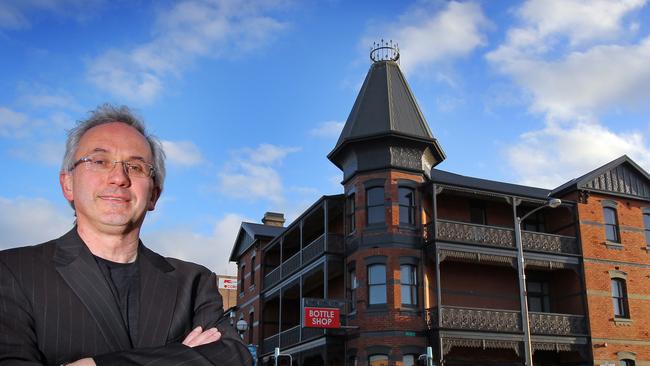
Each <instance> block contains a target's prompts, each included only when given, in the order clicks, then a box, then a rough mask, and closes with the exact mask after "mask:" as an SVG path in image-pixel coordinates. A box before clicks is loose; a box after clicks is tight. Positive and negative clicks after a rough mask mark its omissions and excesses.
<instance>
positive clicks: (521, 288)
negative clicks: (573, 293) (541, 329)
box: [514, 197, 562, 366]
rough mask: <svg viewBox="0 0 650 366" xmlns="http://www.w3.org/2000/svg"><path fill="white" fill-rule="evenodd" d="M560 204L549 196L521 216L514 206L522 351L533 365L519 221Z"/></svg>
mask: <svg viewBox="0 0 650 366" xmlns="http://www.w3.org/2000/svg"><path fill="white" fill-rule="evenodd" d="M561 204H562V200H560V199H559V198H552V197H549V198H548V200H547V201H546V203H545V204H544V205H543V206H539V207H537V208H535V209H534V210H532V211H530V212H528V213H527V214H525V215H524V216H523V217H519V216H517V212H516V206H515V208H514V209H515V221H516V222H515V244H516V245H517V262H518V265H517V270H518V271H519V298H520V299H521V318H522V325H523V328H524V351H525V352H524V353H525V356H526V365H528V366H533V350H532V345H531V341H530V321H529V319H528V291H527V290H526V271H525V268H524V267H525V263H524V245H523V243H522V241H521V223H522V222H523V221H524V220H526V218H527V217H529V216H530V215H532V214H534V213H535V212H537V211H539V210H541V209H543V208H546V207H550V208H556V207H558V206H559V205H561Z"/></svg>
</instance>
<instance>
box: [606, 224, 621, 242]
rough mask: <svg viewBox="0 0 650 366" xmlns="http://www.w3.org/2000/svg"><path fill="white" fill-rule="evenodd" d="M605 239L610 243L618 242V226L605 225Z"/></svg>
mask: <svg viewBox="0 0 650 366" xmlns="http://www.w3.org/2000/svg"><path fill="white" fill-rule="evenodd" d="M605 237H606V238H607V240H609V241H618V235H617V233H616V226H613V225H605Z"/></svg>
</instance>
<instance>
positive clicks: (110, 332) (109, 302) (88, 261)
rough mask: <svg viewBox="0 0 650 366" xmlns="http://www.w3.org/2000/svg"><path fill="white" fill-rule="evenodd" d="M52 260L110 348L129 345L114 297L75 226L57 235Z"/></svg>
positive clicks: (119, 348) (118, 348)
mask: <svg viewBox="0 0 650 366" xmlns="http://www.w3.org/2000/svg"><path fill="white" fill-rule="evenodd" d="M53 260H54V262H55V263H56V264H55V265H56V270H57V271H58V272H59V274H60V275H61V277H63V280H64V281H65V282H66V283H67V284H68V286H69V287H70V288H71V289H72V291H73V292H74V293H75V294H76V295H77V297H79V299H80V300H81V302H82V303H83V304H84V305H85V306H86V308H87V309H88V311H89V312H90V314H91V315H92V317H93V318H94V319H95V322H97V325H98V326H99V329H100V331H101V332H102V335H103V336H104V338H105V339H106V343H107V344H108V346H109V347H110V349H111V350H113V351H119V350H125V349H129V348H131V342H130V341H129V336H128V333H127V330H126V328H125V326H124V321H123V320H122V315H121V314H120V310H119V308H118V306H117V303H116V302H115V298H114V297H113V294H112V292H111V290H110V288H109V287H108V284H107V283H106V279H105V278H104V276H103V275H102V273H101V271H100V269H99V267H98V266H97V263H96V262H95V259H94V258H93V256H92V253H90V250H88V247H86V245H85V244H84V242H83V241H82V240H81V238H80V237H79V234H78V233H77V228H76V227H74V228H73V229H72V230H70V231H69V232H68V233H67V234H65V235H64V236H62V237H61V238H59V240H58V242H57V248H56V251H55V253H54V258H53Z"/></svg>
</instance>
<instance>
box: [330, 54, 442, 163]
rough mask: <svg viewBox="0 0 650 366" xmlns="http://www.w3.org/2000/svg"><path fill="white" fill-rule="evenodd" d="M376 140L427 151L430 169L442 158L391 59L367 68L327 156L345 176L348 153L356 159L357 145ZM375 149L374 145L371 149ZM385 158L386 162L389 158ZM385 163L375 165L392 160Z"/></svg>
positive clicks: (357, 154)
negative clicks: (343, 123)
mask: <svg viewBox="0 0 650 366" xmlns="http://www.w3.org/2000/svg"><path fill="white" fill-rule="evenodd" d="M397 58H399V54H397ZM376 140H385V141H386V143H387V146H388V145H390V146H392V147H393V148H394V147H397V146H405V145H408V146H410V147H414V146H418V147H420V148H421V150H422V152H423V153H425V150H428V155H429V160H431V158H433V161H430V164H431V165H432V166H435V165H437V164H438V163H440V162H441V161H442V160H444V158H445V154H444V152H443V150H442V148H441V147H440V145H439V144H438V142H437V140H436V139H435V138H434V137H433V134H432V133H431V130H430V129H429V125H428V124H427V122H426V120H425V118H424V115H423V114H422V111H420V107H419V106H418V104H417V102H416V100H415V97H414V96H413V92H412V91H411V88H410V87H409V86H408V83H407V82H406V79H405V78H404V74H402V71H401V70H400V68H399V65H398V64H397V62H396V60H393V59H389V60H379V61H375V62H373V64H372V65H371V66H370V70H369V71H368V75H367V76H366V79H365V81H364V82H363V86H362V87H361V90H360V91H359V95H358V96H357V99H356V101H355V103H354V106H353V107H352V111H351V112H350V115H349V116H348V119H347V121H346V122H345V127H344V128H343V131H342V132H341V135H340V137H339V139H338V141H337V143H336V146H335V147H334V149H333V150H332V152H330V154H329V155H328V156H327V157H328V158H329V159H330V160H331V161H332V162H333V163H334V164H335V165H336V166H338V167H339V168H341V169H342V170H343V171H344V172H345V173H346V174H345V175H346V176H348V175H349V174H348V173H352V172H348V171H346V170H349V169H346V168H345V167H344V165H346V164H345V162H346V161H348V160H350V156H349V155H350V154H351V153H352V154H353V155H355V156H359V153H360V151H358V150H359V148H360V147H361V146H363V145H364V144H367V143H369V142H370V141H373V143H375V142H376ZM389 140H390V142H388V141H389ZM399 141H401V142H402V143H400V142H399ZM375 145H376V144H375ZM376 148H377V146H375V148H374V150H376ZM376 152H377V151H375V153H376ZM387 158H388V159H389V160H390V157H387ZM392 160H394V159H392ZM374 163H377V161H374ZM385 163H386V164H383V165H384V166H376V168H382V167H395V164H393V163H394V161H393V162H391V161H387V162H385ZM362 165H363V164H362ZM371 165H373V166H375V165H377V164H371ZM367 168H370V166H367ZM425 174H427V175H428V174H429V172H428V171H426V172H425Z"/></svg>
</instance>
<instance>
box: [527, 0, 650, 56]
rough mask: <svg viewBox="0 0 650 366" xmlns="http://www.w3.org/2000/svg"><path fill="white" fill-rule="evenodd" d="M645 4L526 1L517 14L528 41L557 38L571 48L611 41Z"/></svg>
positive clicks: (617, 0)
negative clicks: (567, 42)
mask: <svg viewBox="0 0 650 366" xmlns="http://www.w3.org/2000/svg"><path fill="white" fill-rule="evenodd" d="M646 2H647V0H623V1H620V0H590V1H584V0H530V1H527V2H526V3H524V4H523V5H522V6H521V8H519V9H518V11H517V14H518V15H519V17H520V18H521V19H522V20H523V21H524V22H525V23H526V24H527V25H528V27H529V29H527V30H526V32H528V35H529V37H522V38H521V40H524V39H526V38H527V39H540V38H546V37H549V36H551V35H554V34H561V35H562V36H563V37H566V38H568V40H569V42H570V44H571V45H574V46H575V45H579V44H583V43H585V42H591V41H594V40H596V41H602V40H604V39H614V38H615V37H617V36H618V35H619V34H620V33H621V32H622V31H623V26H622V24H621V22H622V20H623V18H624V17H625V15H627V14H628V13H630V12H631V11H634V10H638V9H639V8H641V7H643V6H644V5H645V3H646Z"/></svg>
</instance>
